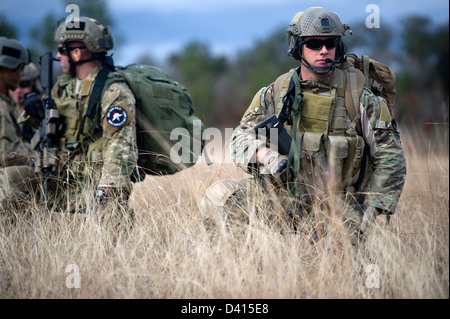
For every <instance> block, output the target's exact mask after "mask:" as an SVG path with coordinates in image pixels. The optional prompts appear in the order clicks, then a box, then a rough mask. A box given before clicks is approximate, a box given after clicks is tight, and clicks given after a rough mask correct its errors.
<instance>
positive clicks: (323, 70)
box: [301, 56, 336, 75]
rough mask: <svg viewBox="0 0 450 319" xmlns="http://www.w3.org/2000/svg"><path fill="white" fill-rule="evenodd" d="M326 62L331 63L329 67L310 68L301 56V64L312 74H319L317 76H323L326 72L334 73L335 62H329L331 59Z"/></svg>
mask: <svg viewBox="0 0 450 319" xmlns="http://www.w3.org/2000/svg"><path fill="white" fill-rule="evenodd" d="M327 60H330V62H331V65H330V66H312V65H311V64H310V63H309V62H308V61H306V60H305V58H303V56H301V63H302V64H303V65H304V66H305V67H306V68H308V69H310V70H311V71H313V72H314V73H316V74H319V75H323V74H326V73H328V72H331V71H334V69H335V68H336V60H331V59H327ZM327 62H328V61H327ZM330 62H328V63H330Z"/></svg>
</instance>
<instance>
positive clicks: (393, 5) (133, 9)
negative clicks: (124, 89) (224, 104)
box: [0, 0, 449, 65]
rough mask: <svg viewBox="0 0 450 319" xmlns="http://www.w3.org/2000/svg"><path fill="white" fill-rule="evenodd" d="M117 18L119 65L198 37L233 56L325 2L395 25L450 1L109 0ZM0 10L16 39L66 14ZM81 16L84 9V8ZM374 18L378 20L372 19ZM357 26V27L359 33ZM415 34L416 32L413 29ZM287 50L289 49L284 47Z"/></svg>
mask: <svg viewBox="0 0 450 319" xmlns="http://www.w3.org/2000/svg"><path fill="white" fill-rule="evenodd" d="M107 2H108V8H109V12H110V16H111V17H112V18H113V19H114V25H113V28H112V31H113V36H114V35H116V36H120V37H121V38H122V39H123V41H122V42H121V46H120V47H117V48H115V49H114V52H113V53H114V59H115V62H116V64H117V65H126V64H129V63H133V62H137V60H138V59H140V58H141V57H143V56H149V57H151V58H152V59H153V60H155V61H160V62H163V61H164V60H165V59H166V58H167V57H168V56H169V55H170V54H172V53H176V52H179V51H180V50H181V49H182V48H183V47H184V46H185V45H186V44H187V43H188V42H190V41H193V40H198V41H201V42H203V43H205V44H206V45H208V47H209V49H210V50H211V52H212V53H213V54H215V55H225V56H228V57H233V56H234V55H235V54H236V53H237V52H239V51H242V50H246V49H248V48H251V47H252V46H253V45H254V44H255V43H256V42H257V41H261V40H263V39H264V38H265V37H266V36H268V35H270V34H271V33H273V32H274V31H275V30H277V29H280V28H282V29H284V30H285V29H287V27H288V25H289V22H290V21H291V20H292V18H293V17H294V15H295V14H296V13H297V12H299V11H304V10H305V9H307V8H309V7H316V6H321V7H325V8H327V9H330V10H332V11H335V12H336V13H338V14H339V16H340V17H341V20H342V22H343V23H349V24H350V26H352V23H353V24H357V23H361V22H365V21H366V19H367V18H368V17H369V16H370V15H374V14H376V12H374V11H373V10H371V9H370V8H372V7H371V6H370V5H376V6H377V8H378V9H379V18H380V19H379V27H380V28H382V27H384V26H386V27H388V26H390V27H395V26H396V25H397V23H399V22H400V21H401V19H403V18H405V17H407V16H409V15H412V14H420V15H425V16H428V17H430V18H431V19H432V20H433V21H434V22H436V23H444V22H448V17H449V3H448V1H447V0H427V1H423V0H410V1H403V0H400V1H398V0H353V1H344V0H341V1H335V0H322V1H320V0H319V1H310V0H296V1H294V0H220V1H218V0H146V1H143V0H109V1H107ZM0 3H1V5H0V12H1V13H3V14H5V15H6V17H7V19H8V21H9V22H10V23H12V24H13V25H15V26H16V28H18V31H19V37H18V40H19V41H22V42H23V43H24V44H25V45H27V43H28V42H29V38H28V30H29V29H30V27H32V26H36V25H38V24H39V22H40V21H41V19H42V17H43V16H45V15H46V14H47V13H48V12H50V11H52V12H54V14H55V15H56V16H57V17H61V18H65V17H67V16H68V15H69V14H70V12H65V6H64V5H63V2H62V1H61V0H1V2H0ZM81 15H83V12H81ZM372 21H374V20H372ZM356 31H357V30H353V32H356ZM411 32H414V30H411ZM283 49H287V48H283Z"/></svg>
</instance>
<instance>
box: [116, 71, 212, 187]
mask: <svg viewBox="0 0 450 319" xmlns="http://www.w3.org/2000/svg"><path fill="white" fill-rule="evenodd" d="M117 69H118V72H119V73H120V74H121V76H122V77H123V78H124V79H125V81H126V82H127V84H128V86H129V87H130V89H131V91H132V92H133V94H134V95H135V97H136V119H137V121H136V124H137V129H136V134H137V144H138V149H139V157H138V171H137V174H136V176H134V178H135V179H136V180H142V179H143V178H144V177H145V174H151V175H161V174H162V175H165V174H173V173H176V172H179V171H181V170H182V169H184V168H187V167H190V166H192V165H194V164H195V163H196V162H197V160H198V158H199V157H200V156H201V154H202V151H203V148H204V141H203V139H202V135H203V131H204V130H205V125H204V124H203V122H202V121H201V120H200V119H199V118H198V117H197V116H196V115H195V110H194V104H193V101H192V98H191V95H190V94H189V92H188V90H187V89H186V88H185V87H184V86H182V85H181V84H179V83H178V82H176V81H174V80H172V79H170V78H169V76H168V75H167V74H166V73H164V72H163V71H162V70H161V69H159V68H157V67H155V66H150V65H143V64H131V65H128V66H126V67H118V68H117ZM171 135H172V136H171ZM171 137H172V138H171Z"/></svg>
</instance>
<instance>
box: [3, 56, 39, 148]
mask: <svg viewBox="0 0 450 319" xmlns="http://www.w3.org/2000/svg"><path fill="white" fill-rule="evenodd" d="M39 78H40V72H39V69H38V67H37V66H36V64H34V63H33V62H30V63H28V64H27V65H25V68H24V69H23V76H22V78H21V80H20V82H19V85H18V86H17V88H16V89H15V90H10V92H9V93H10V96H11V97H12V99H13V100H14V102H15V103H16V115H17V118H19V116H20V115H21V114H22V112H23V111H24V107H25V102H26V103H29V104H32V105H30V107H40V105H42V101H41V96H42V93H43V91H42V87H41V85H40V80H39ZM19 125H20V127H21V129H22V134H23V138H24V139H25V140H26V141H27V142H30V141H31V138H32V137H33V135H34V130H33V128H32V126H31V125H27V124H23V123H19Z"/></svg>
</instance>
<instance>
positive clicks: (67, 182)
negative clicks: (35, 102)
mask: <svg viewBox="0 0 450 319" xmlns="http://www.w3.org/2000/svg"><path fill="white" fill-rule="evenodd" d="M77 22H78V25H77V24H75V23H73V25H69V24H66V23H65V20H61V21H60V22H59V23H58V26H57V28H56V31H55V41H56V42H58V43H59V46H58V54H57V57H58V58H59V59H60V64H61V67H62V70H63V73H64V74H63V75H61V76H59V77H58V79H57V83H56V84H55V85H54V87H53V89H52V98H53V99H54V102H55V104H56V107H57V108H58V110H59V123H58V126H57V127H58V132H57V135H58V138H57V142H56V144H57V145H56V147H57V154H56V155H57V159H58V161H57V164H56V165H57V169H56V173H55V174H54V176H53V177H52V178H51V179H50V181H49V189H51V190H52V191H53V193H52V194H53V195H54V196H49V198H51V199H52V200H54V201H55V203H54V204H64V206H62V208H68V209H70V211H81V210H82V209H83V207H79V203H82V202H83V201H82V200H81V201H79V199H80V197H77V195H83V194H81V193H82V192H81V190H86V189H92V190H93V191H95V198H96V199H97V200H98V202H100V203H103V204H105V203H106V202H108V201H111V200H112V199H119V200H121V202H122V203H124V204H126V203H127V200H128V196H129V194H130V192H131V189H132V182H131V178H130V176H131V174H132V172H133V170H134V168H135V166H136V159H137V148H136V147H137V146H136V125H135V103H136V101H135V97H134V95H133V93H132V92H131V90H130V88H129V87H128V86H127V85H126V84H125V83H124V81H118V82H117V83H116V82H114V83H112V84H111V85H110V86H108V87H105V88H104V90H103V93H102V95H101V97H102V98H101V100H100V101H99V102H98V103H99V110H100V111H99V112H98V113H97V114H98V115H99V117H97V116H96V117H95V118H94V119H91V118H90V117H86V112H87V109H88V103H89V99H90V96H91V94H92V91H93V87H94V83H95V80H96V78H97V77H98V76H99V74H100V71H101V70H102V69H103V68H105V67H107V66H108V65H107V64H106V62H105V61H107V59H108V58H109V59H110V57H108V56H106V54H107V52H108V51H109V50H111V49H112V48H113V40H112V37H111V31H110V28H109V27H104V26H103V25H101V24H100V23H99V22H98V21H97V20H95V19H92V18H87V17H80V18H79V21H77ZM107 74H108V75H107V76H108V77H114V76H117V74H116V72H109V73H107ZM110 113H115V114H116V113H117V114H120V121H115V119H114V117H113V115H114V114H110ZM24 115H25V116H24V117H23V121H24V122H27V121H28V122H33V120H35V118H36V117H39V112H35V109H34V108H33V109H28V108H25V114H24ZM96 119H97V120H96ZM39 120H41V119H39ZM37 170H39V167H37ZM0 199H2V198H1V196H0ZM81 199H82V198H81ZM59 207H61V206H59Z"/></svg>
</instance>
